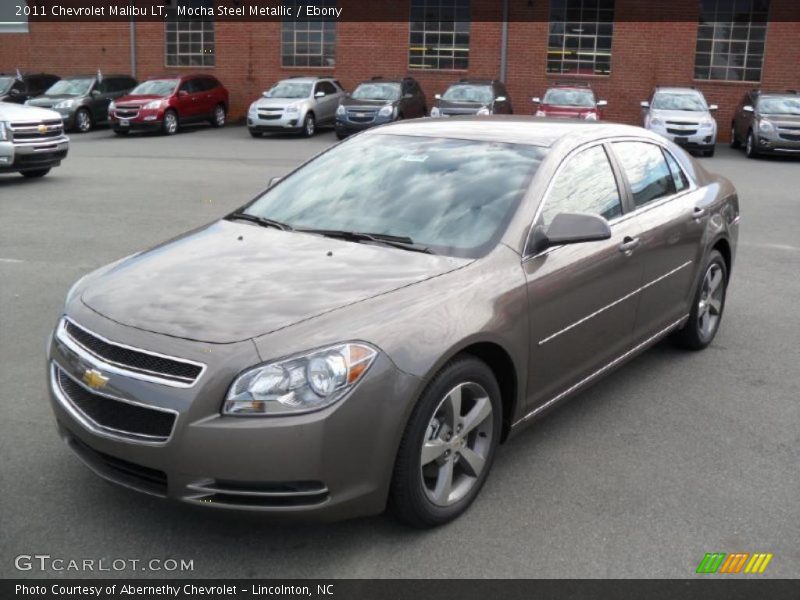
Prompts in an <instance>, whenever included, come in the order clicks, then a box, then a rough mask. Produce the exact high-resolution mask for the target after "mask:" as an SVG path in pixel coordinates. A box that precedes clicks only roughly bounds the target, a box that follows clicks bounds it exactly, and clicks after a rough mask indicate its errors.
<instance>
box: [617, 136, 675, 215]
mask: <svg viewBox="0 0 800 600" xmlns="http://www.w3.org/2000/svg"><path fill="white" fill-rule="evenodd" d="M614 153H615V154H616V155H617V158H618V159H619V162H620V165H621V166H622V169H623V170H624V171H625V174H626V175H627V176H628V182H629V183H630V184H631V192H632V193H633V203H634V204H635V205H636V206H637V207H638V206H644V205H645V204H647V203H648V202H652V201H653V200H657V199H658V198H663V197H664V196H669V195H670V194H674V193H675V186H674V185H673V183H672V174H671V173H670V171H669V168H668V167H667V162H666V161H665V160H664V155H663V154H662V153H661V148H659V147H658V146H656V145H654V144H648V143H647V142H615V143H614Z"/></svg>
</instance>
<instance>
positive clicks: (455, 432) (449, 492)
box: [420, 382, 494, 506]
mask: <svg viewBox="0 0 800 600" xmlns="http://www.w3.org/2000/svg"><path fill="white" fill-rule="evenodd" d="M493 419H494V415H493V411H492V402H491V400H490V398H489V393H488V392H487V391H486V390H485V389H484V388H483V387H482V386H480V385H478V384H477V383H471V382H470V383H462V384H459V385H458V386H456V387H455V388H453V389H452V390H450V391H449V392H448V393H447V395H445V397H444V398H443V399H442V400H441V402H440V403H439V405H438V407H437V408H436V410H435V411H434V413H433V417H432V418H431V420H430V422H429V424H428V427H427V429H426V433H425V437H424V440H423V444H422V448H421V449H420V476H421V477H422V488H423V491H424V492H425V495H426V496H427V498H428V500H430V501H431V502H432V503H433V504H435V505H437V506H450V505H452V504H455V503H456V502H458V501H459V500H461V499H462V498H464V497H465V496H466V495H467V494H468V493H469V491H470V490H471V489H472V488H473V487H474V486H475V484H476V482H477V481H478V479H479V477H480V475H481V473H482V472H483V470H484V469H485V467H486V460H487V458H488V456H489V452H490V450H491V448H492V436H493V431H494V428H493Z"/></svg>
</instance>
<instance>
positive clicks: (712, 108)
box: [708, 104, 719, 112]
mask: <svg viewBox="0 0 800 600" xmlns="http://www.w3.org/2000/svg"><path fill="white" fill-rule="evenodd" d="M708 110H710V111H711V112H714V111H715V110H719V106H717V105H716V104H712V105H711V106H709V107H708Z"/></svg>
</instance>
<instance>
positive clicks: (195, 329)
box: [79, 221, 471, 344]
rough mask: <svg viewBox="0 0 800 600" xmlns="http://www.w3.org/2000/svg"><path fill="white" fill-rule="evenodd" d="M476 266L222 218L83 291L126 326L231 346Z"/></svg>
mask: <svg viewBox="0 0 800 600" xmlns="http://www.w3.org/2000/svg"><path fill="white" fill-rule="evenodd" d="M469 262H471V261H470V260H469V259H461V258H451V257H445V256H435V255H430V254H423V253H417V252H406V251H403V250H399V249H396V248H389V247H385V246H377V245H372V244H359V243H353V242H346V241H341V240H335V239H330V238H325V237H321V236H318V235H311V234H303V233H292V232H286V231H279V230H277V229H264V228H261V227H258V226H255V225H250V224H247V223H243V222H232V221H218V222H216V223H213V224H211V225H208V226H206V227H203V228H201V229H198V230H196V231H194V232H190V233H188V234H186V235H184V236H181V237H179V238H176V239H174V240H172V241H169V242H167V243H165V244H162V245H161V246H157V247H155V248H153V249H151V250H148V251H146V252H144V253H141V254H138V255H135V256H133V257H130V258H128V259H125V260H122V261H121V262H119V263H117V264H114V265H112V266H111V267H110V268H108V270H106V271H102V270H101V271H100V272H99V273H98V274H97V275H95V276H91V277H90V278H88V279H87V283H85V284H83V289H81V290H79V294H80V297H81V300H82V301H83V303H84V304H85V305H87V306H88V307H89V308H91V309H92V310H94V311H95V312H97V313H100V314H101V315H103V316H105V317H107V318H109V319H111V320H113V321H116V322H118V323H121V324H123V325H128V326H131V327H136V328H138V329H143V330H146V331H152V332H155V333H161V334H165V335H170V336H173V337H179V338H184V339H191V340H197V341H202V342H207V343H220V344H225V343H232V342H237V341H241V340H245V339H248V338H254V337H258V336H261V335H265V334H268V333H272V332H274V331H277V330H279V329H283V328H286V327H289V326H290V325H293V324H296V323H299V322H301V321H305V320H308V319H311V318H313V317H315V316H318V315H321V314H323V313H329V312H331V311H335V310H337V309H339V308H342V307H345V306H348V305H351V304H354V303H357V302H361V301H363V300H366V299H368V298H372V297H374V296H378V295H381V294H386V293H389V292H391V291H393V290H396V289H398V288H401V287H406V286H409V285H413V284H416V283H419V282H422V281H425V280H426V279H430V278H432V277H436V276H438V275H441V274H444V273H447V272H449V271H452V270H455V269H457V268H460V267H462V266H464V265H466V264H468V263H469ZM342 335H343V337H344V338H346V337H347V331H346V329H345V330H343V332H342Z"/></svg>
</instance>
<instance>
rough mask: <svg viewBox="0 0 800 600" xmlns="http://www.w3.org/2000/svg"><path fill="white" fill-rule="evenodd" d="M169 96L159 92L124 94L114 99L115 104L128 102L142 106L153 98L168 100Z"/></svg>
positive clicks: (129, 104) (131, 104)
mask: <svg viewBox="0 0 800 600" xmlns="http://www.w3.org/2000/svg"><path fill="white" fill-rule="evenodd" d="M168 98H169V96H159V95H157V94H142V95H137V96H123V97H122V98H117V99H116V100H114V104H116V105H117V106H119V105H120V104H127V105H128V106H142V105H144V104H147V103H148V102H152V101H153V100H166V99H168Z"/></svg>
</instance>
